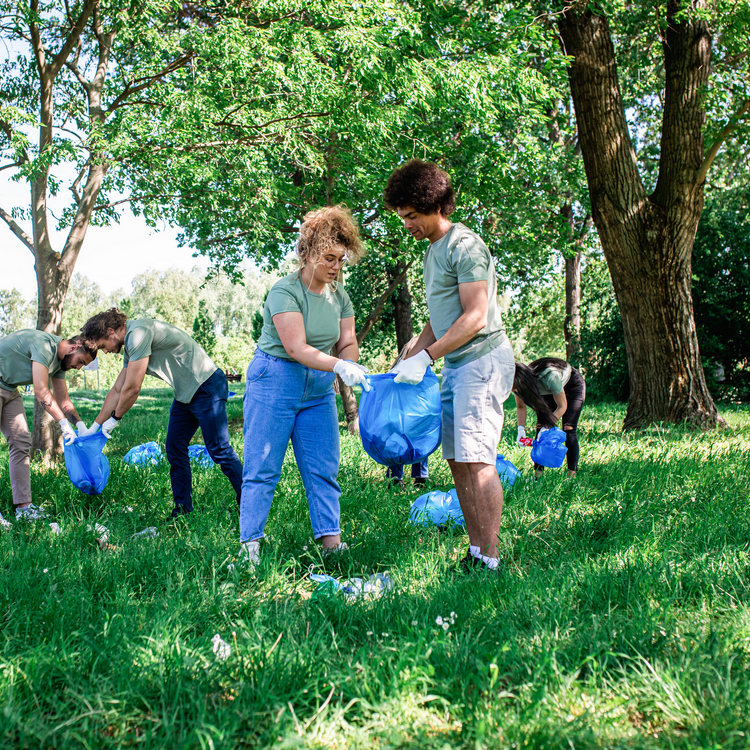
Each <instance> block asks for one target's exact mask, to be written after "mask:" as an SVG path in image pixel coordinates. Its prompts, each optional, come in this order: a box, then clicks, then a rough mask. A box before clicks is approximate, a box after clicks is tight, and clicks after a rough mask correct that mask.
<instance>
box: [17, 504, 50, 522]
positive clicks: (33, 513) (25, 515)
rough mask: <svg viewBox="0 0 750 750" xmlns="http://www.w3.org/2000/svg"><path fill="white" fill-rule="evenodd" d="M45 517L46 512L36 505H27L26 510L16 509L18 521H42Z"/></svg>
mask: <svg viewBox="0 0 750 750" xmlns="http://www.w3.org/2000/svg"><path fill="white" fill-rule="evenodd" d="M44 517H45V515H44V511H43V510H42V509H41V508H37V507H36V505H34V503H31V504H29V505H27V506H26V507H25V508H16V520H17V521H41V520H42V519H43V518H44Z"/></svg>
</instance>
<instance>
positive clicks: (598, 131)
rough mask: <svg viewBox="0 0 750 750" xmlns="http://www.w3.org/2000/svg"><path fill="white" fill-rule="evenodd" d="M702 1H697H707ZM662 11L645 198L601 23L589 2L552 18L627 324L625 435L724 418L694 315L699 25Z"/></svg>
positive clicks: (704, 56)
mask: <svg viewBox="0 0 750 750" xmlns="http://www.w3.org/2000/svg"><path fill="white" fill-rule="evenodd" d="M705 2H706V0H694V3H693V5H694V6H701V7H702V6H704V5H705ZM679 10H680V3H679V2H677V1H676V0H672V2H670V3H669V5H668V22H669V28H668V31H667V33H666V37H665V39H664V43H663V54H664V59H665V67H666V81H665V90H664V119H663V123H662V140H661V156H660V165H659V178H658V182H657V186H656V189H655V191H654V193H653V194H652V195H650V196H649V195H647V194H646V191H645V189H644V186H643V183H642V181H641V178H640V175H639V173H638V167H637V163H636V154H635V150H634V148H633V144H632V142H631V140H630V136H629V134H628V125H627V121H626V118H625V109H624V106H623V101H622V96H621V93H620V88H619V83H618V77H617V68H616V63H615V55H614V47H613V44H612V37H611V33H610V29H609V25H608V22H607V18H606V17H605V16H604V14H603V12H602V11H601V10H599V9H595V10H592V8H591V7H587V3H585V2H577V3H574V4H572V5H571V6H568V7H567V8H566V10H565V12H564V13H563V14H561V15H560V16H559V17H558V28H559V31H560V36H561V39H562V43H563V46H564V51H565V52H566V54H568V55H571V56H572V57H573V63H572V64H571V67H570V68H569V71H568V72H569V79H570V88H571V94H572V98H573V102H574V105H575V112H576V120H577V124H578V129H579V138H580V142H581V148H582V154H583V159H584V165H585V169H586V177H587V181H588V186H589V193H590V197H591V208H592V214H593V220H594V223H595V225H596V228H597V230H598V233H599V237H600V240H601V243H602V248H603V250H604V255H605V257H606V260H607V265H608V267H609V272H610V274H611V276H612V283H613V286H614V290H615V295H616V297H617V302H618V305H619V308H620V314H621V317H622V322H623V333H624V337H625V347H626V350H627V355H628V370H629V373H630V381H631V390H630V401H629V403H628V410H627V414H626V417H625V424H624V427H625V429H631V428H637V427H641V426H644V425H647V424H649V423H652V422H672V423H681V422H687V423H689V424H691V425H694V426H700V427H704V428H708V427H713V426H716V425H717V424H719V423H722V422H723V420H722V419H721V417H720V416H719V414H718V412H717V411H716V407H715V405H714V403H713V400H712V398H711V395H710V393H709V392H708V388H707V386H706V381H705V378H704V375H703V367H702V365H701V361H700V356H699V350H698V339H697V335H696V330H695V322H694V318H693V302H692V295H691V288H690V285H691V254H692V247H693V241H694V239H695V232H696V229H697V226H698V220H699V219H700V215H701V211H702V208H703V183H702V182H698V181H697V177H698V174H699V170H700V168H701V163H702V160H703V147H704V146H703V134H702V127H703V124H704V120H705V113H704V109H703V103H702V100H701V96H702V94H701V91H702V88H703V87H704V86H705V84H706V82H707V80H708V75H709V67H710V63H711V39H710V35H709V31H708V27H707V25H706V24H705V23H704V22H701V21H697V20H684V21H680V22H677V21H676V20H675V15H676V13H677V12H678V11H679Z"/></svg>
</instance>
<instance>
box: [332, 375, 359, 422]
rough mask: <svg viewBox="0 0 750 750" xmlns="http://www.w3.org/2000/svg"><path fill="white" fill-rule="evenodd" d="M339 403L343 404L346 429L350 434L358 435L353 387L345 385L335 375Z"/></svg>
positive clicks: (357, 411) (357, 415)
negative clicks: (339, 398)
mask: <svg viewBox="0 0 750 750" xmlns="http://www.w3.org/2000/svg"><path fill="white" fill-rule="evenodd" d="M336 384H337V385H338V389H339V394H340V395H341V403H342V404H343V406H344V416H345V417H346V429H347V430H349V432H350V434H352V435H359V408H358V406H357V397H356V396H355V395H354V389H353V388H352V387H351V386H350V385H347V384H346V383H345V382H344V381H343V380H342V379H341V378H340V377H339V376H338V375H337V376H336Z"/></svg>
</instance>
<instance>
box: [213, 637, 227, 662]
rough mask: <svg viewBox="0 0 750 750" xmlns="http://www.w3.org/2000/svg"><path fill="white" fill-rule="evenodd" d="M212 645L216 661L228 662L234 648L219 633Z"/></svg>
mask: <svg viewBox="0 0 750 750" xmlns="http://www.w3.org/2000/svg"><path fill="white" fill-rule="evenodd" d="M211 643H212V644H213V648H214V656H216V661H226V660H227V659H228V658H229V657H230V655H231V653H232V647H231V646H230V645H229V644H228V643H227V642H226V641H225V640H224V639H223V638H222V637H221V636H220V635H219V634H218V633H217V634H216V635H215V636H214V637H213V638H212V639H211Z"/></svg>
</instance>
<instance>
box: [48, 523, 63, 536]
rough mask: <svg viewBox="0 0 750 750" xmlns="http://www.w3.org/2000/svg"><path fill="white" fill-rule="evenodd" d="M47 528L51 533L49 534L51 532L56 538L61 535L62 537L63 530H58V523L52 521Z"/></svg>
mask: <svg viewBox="0 0 750 750" xmlns="http://www.w3.org/2000/svg"><path fill="white" fill-rule="evenodd" d="M49 528H50V531H51V532H52V533H53V534H57V535H58V536H62V535H63V530H62V529H61V528H60V524H59V523H55V522H54V521H53V522H52V523H51V524H50V525H49Z"/></svg>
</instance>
